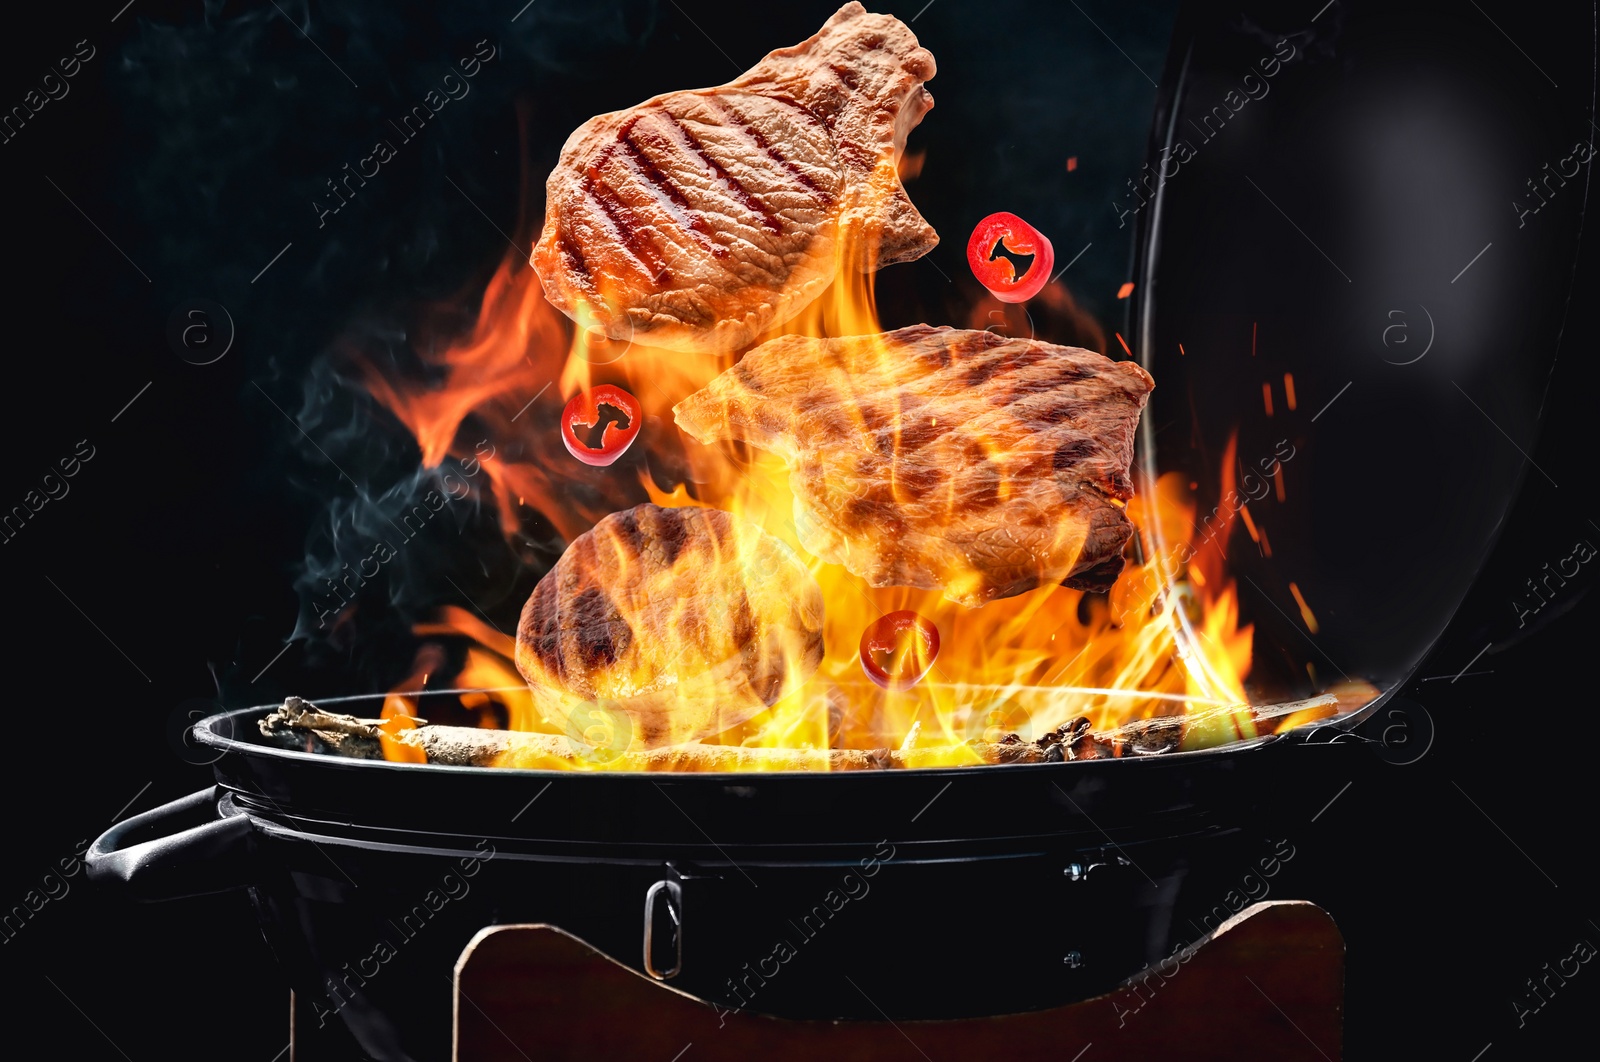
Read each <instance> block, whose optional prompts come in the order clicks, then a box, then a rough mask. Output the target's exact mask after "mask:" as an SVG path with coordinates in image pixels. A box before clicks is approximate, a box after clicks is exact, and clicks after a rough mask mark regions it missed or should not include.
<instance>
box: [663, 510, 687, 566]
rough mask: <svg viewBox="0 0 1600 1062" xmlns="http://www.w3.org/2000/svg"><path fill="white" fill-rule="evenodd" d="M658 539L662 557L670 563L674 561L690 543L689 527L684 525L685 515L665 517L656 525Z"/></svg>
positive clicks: (669, 511)
mask: <svg viewBox="0 0 1600 1062" xmlns="http://www.w3.org/2000/svg"><path fill="white" fill-rule="evenodd" d="M667 512H668V513H671V512H672V510H671V509H668V510H667ZM656 541H657V542H658V543H659V544H660V546H661V556H662V559H663V560H665V561H666V562H667V564H668V565H671V564H672V563H674V562H675V561H676V560H677V559H678V556H679V555H680V554H681V553H682V552H683V547H684V546H685V545H686V544H687V543H688V529H687V528H685V527H684V524H683V517H681V516H676V515H673V516H667V517H663V518H662V520H661V521H660V523H659V525H658V526H657V527H656Z"/></svg>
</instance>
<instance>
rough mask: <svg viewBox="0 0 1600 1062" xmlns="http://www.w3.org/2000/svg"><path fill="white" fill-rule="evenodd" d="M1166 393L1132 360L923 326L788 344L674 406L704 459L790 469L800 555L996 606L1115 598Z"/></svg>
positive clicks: (872, 579) (777, 342) (759, 353)
mask: <svg viewBox="0 0 1600 1062" xmlns="http://www.w3.org/2000/svg"><path fill="white" fill-rule="evenodd" d="M1152 386H1153V384H1152V382H1151V380H1150V376H1149V374H1147V373H1146V372H1145V371H1144V370H1143V369H1141V368H1140V367H1139V366H1137V365H1135V364H1134V363H1132V362H1128V361H1120V362H1119V361H1112V360H1110V359H1109V358H1106V357H1103V356H1101V355H1099V354H1095V353H1093V352H1092V351H1088V350H1082V349H1079V348H1077V347H1060V346H1055V345H1053V344H1050V343H1044V342H1040V341H1037V340H1032V339H1008V338H1005V337H1003V336H998V335H995V334H994V333H992V332H977V331H967V330H961V329H953V328H934V327H930V326H928V325H916V326H913V327H911V328H902V329H900V330H898V331H895V332H889V333H886V334H883V335H871V336H846V337H842V338H839V339H810V338H805V337H801V336H783V337H781V338H779V339H774V340H772V341H770V342H767V343H763V344H762V345H761V346H759V347H757V348H756V349H755V350H752V351H750V353H748V354H746V355H745V356H744V358H743V360H741V361H740V362H739V364H737V365H735V366H734V367H733V368H731V369H729V370H727V371H726V372H724V373H722V374H721V375H720V376H718V377H717V378H716V379H714V380H712V381H711V383H710V384H709V385H707V386H706V387H704V388H702V389H701V390H699V391H697V392H695V393H694V394H692V395H690V396H689V397H688V398H686V399H684V400H683V401H682V402H679V403H678V404H677V406H675V407H674V408H673V412H674V414H675V415H676V417H677V421H678V425H679V426H680V427H682V428H683V430H684V431H686V432H688V433H689V434H690V435H692V436H693V437H694V438H695V439H697V440H699V441H700V442H702V443H711V442H715V441H717V440H719V439H734V440H739V441H742V442H747V443H749V444H751V445H753V446H757V447H760V448H761V449H764V450H769V451H771V452H773V453H776V454H778V455H780V456H781V457H783V458H784V460H785V461H787V463H788V465H789V482H790V485H791V487H792V488H793V490H794V495H795V522H796V525H797V526H798V528H799V531H800V542H801V544H802V545H803V546H805V548H806V549H808V550H810V551H811V552H812V553H814V554H815V555H816V556H818V557H820V558H822V559H823V560H826V561H831V562H833V563H835V564H842V565H844V566H845V567H846V568H848V569H849V570H850V571H852V572H854V573H855V574H856V575H859V576H860V577H862V578H863V579H865V580H866V581H867V582H869V583H871V584H872V585H873V586H914V587H920V588H923V589H935V588H937V589H940V590H942V591H943V592H944V595H945V596H946V597H948V598H950V599H951V600H952V601H956V602H959V603H960V604H963V605H966V606H968V607H973V608H975V607H978V606H980V605H982V604H984V603H985V602H987V601H990V600H993V599H994V598H999V597H1010V596H1012V595H1014V594H1020V593H1022V592H1024V591H1026V590H1031V589H1033V588H1034V587H1036V586H1041V585H1045V584H1048V583H1062V582H1064V583H1065V584H1066V585H1067V586H1071V587H1076V588H1079V589H1085V590H1103V589H1106V588H1107V587H1109V586H1110V585H1111V584H1112V583H1113V582H1115V581H1116V578H1117V576H1118V575H1119V574H1120V573H1121V571H1122V563H1123V561H1122V549H1123V546H1124V545H1126V544H1127V541H1128V538H1129V536H1130V535H1131V534H1132V530H1133V529H1132V525H1130V524H1129V523H1128V518H1127V516H1125V515H1124V514H1123V511H1122V507H1121V505H1120V504H1118V503H1119V502H1121V501H1124V500H1126V499H1127V498H1130V497H1132V496H1133V483H1132V481H1131V480H1130V479H1129V476H1128V466H1129V464H1130V462H1131V461H1132V460H1133V433H1134V429H1135V427H1136V426H1137V424H1138V422H1139V414H1140V412H1141V411H1142V410H1143V409H1144V404H1145V400H1146V398H1147V397H1148V395H1149V393H1150V389H1151V387H1152Z"/></svg>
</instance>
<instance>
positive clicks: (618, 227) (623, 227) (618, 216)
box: [583, 166, 672, 284]
mask: <svg viewBox="0 0 1600 1062" xmlns="http://www.w3.org/2000/svg"><path fill="white" fill-rule="evenodd" d="M598 168H599V167H598V166H596V167H594V168H593V169H591V170H590V171H589V175H588V177H587V179H585V181H584V182H583V193H584V195H585V196H586V197H587V198H588V199H589V200H590V201H591V202H592V203H594V205H595V206H597V207H599V208H600V212H601V213H602V214H603V215H605V219H606V224H607V225H608V226H609V227H610V229H611V234H612V235H613V236H614V237H615V238H616V240H617V242H618V243H620V244H621V245H622V246H623V248H624V249H626V250H627V252H628V257H630V258H632V259H633V261H634V262H635V264H637V265H638V267H639V272H641V273H643V274H644V275H645V276H646V277H647V278H649V280H650V281H651V283H654V284H664V283H670V282H671V280H672V275H671V274H670V273H668V272H667V263H666V260H665V259H663V258H662V257H661V253H660V252H659V251H658V250H656V248H655V247H653V246H651V244H650V242H649V241H648V240H645V239H643V238H642V237H641V236H640V234H639V228H640V227H636V226H635V224H634V221H635V219H634V217H633V211H632V210H631V209H629V207H628V205H627V204H626V203H624V202H623V201H622V200H621V199H619V198H618V197H617V193H616V192H614V191H612V190H611V187H610V186H609V185H607V184H605V183H603V182H601V181H600V180H598V179H597V176H596V171H597V170H598Z"/></svg>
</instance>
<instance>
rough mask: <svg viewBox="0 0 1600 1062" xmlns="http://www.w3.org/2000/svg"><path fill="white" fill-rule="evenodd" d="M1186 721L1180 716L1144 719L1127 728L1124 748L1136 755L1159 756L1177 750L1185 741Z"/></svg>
mask: <svg viewBox="0 0 1600 1062" xmlns="http://www.w3.org/2000/svg"><path fill="white" fill-rule="evenodd" d="M1183 733H1184V721H1183V719H1182V717H1180V716H1159V717H1157V718H1155V719H1143V720H1140V721H1139V722H1137V723H1134V724H1132V725H1130V726H1128V727H1127V728H1125V734H1124V738H1123V742H1122V744H1123V748H1124V751H1125V752H1126V753H1129V754H1131V755H1134V756H1159V755H1160V754H1162V753H1164V752H1175V751H1177V748H1178V746H1179V745H1180V744H1181V743H1182V742H1183Z"/></svg>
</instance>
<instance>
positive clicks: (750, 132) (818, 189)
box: [707, 100, 833, 209]
mask: <svg viewBox="0 0 1600 1062" xmlns="http://www.w3.org/2000/svg"><path fill="white" fill-rule="evenodd" d="M707 106H708V108H709V109H710V110H711V111H713V112H714V113H716V114H717V115H718V116H719V117H721V118H723V119H725V120H726V119H729V118H731V119H733V121H732V122H730V123H728V128H736V129H738V130H739V132H741V133H743V134H744V135H745V136H747V137H749V138H750V139H751V140H752V141H754V142H755V145H756V147H758V148H760V149H761V150H762V151H763V152H765V153H766V156H767V158H769V159H771V160H772V161H773V162H776V163H777V164H778V165H779V166H782V167H783V169H784V172H785V173H787V174H789V176H791V177H793V178H794V179H795V180H797V181H799V182H800V183H801V184H802V185H804V186H805V187H806V189H807V190H809V191H810V192H811V194H812V195H813V196H814V197H815V198H816V200H817V202H818V203H820V204H821V205H822V207H823V208H824V209H826V208H827V207H830V206H832V205H833V193H832V192H831V191H829V190H828V189H827V188H824V187H823V186H822V185H820V184H818V183H817V182H816V181H814V180H812V179H811V176H810V175H809V174H808V173H806V171H805V170H802V169H801V168H800V167H799V165H797V164H796V163H795V161H794V160H793V159H791V158H789V157H788V156H786V155H783V154H782V153H780V152H779V151H778V149H777V148H775V147H773V146H772V145H771V144H770V143H768V142H767V138H766V137H765V136H763V135H762V133H761V130H759V129H757V128H756V127H755V126H754V125H752V124H751V123H750V122H749V121H747V120H746V119H744V118H743V117H741V116H740V115H738V114H736V113H734V112H733V111H732V110H730V109H729V108H728V107H727V106H726V105H725V104H723V103H722V102H721V101H718V100H708V101H707ZM797 106H798V105H797Z"/></svg>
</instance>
